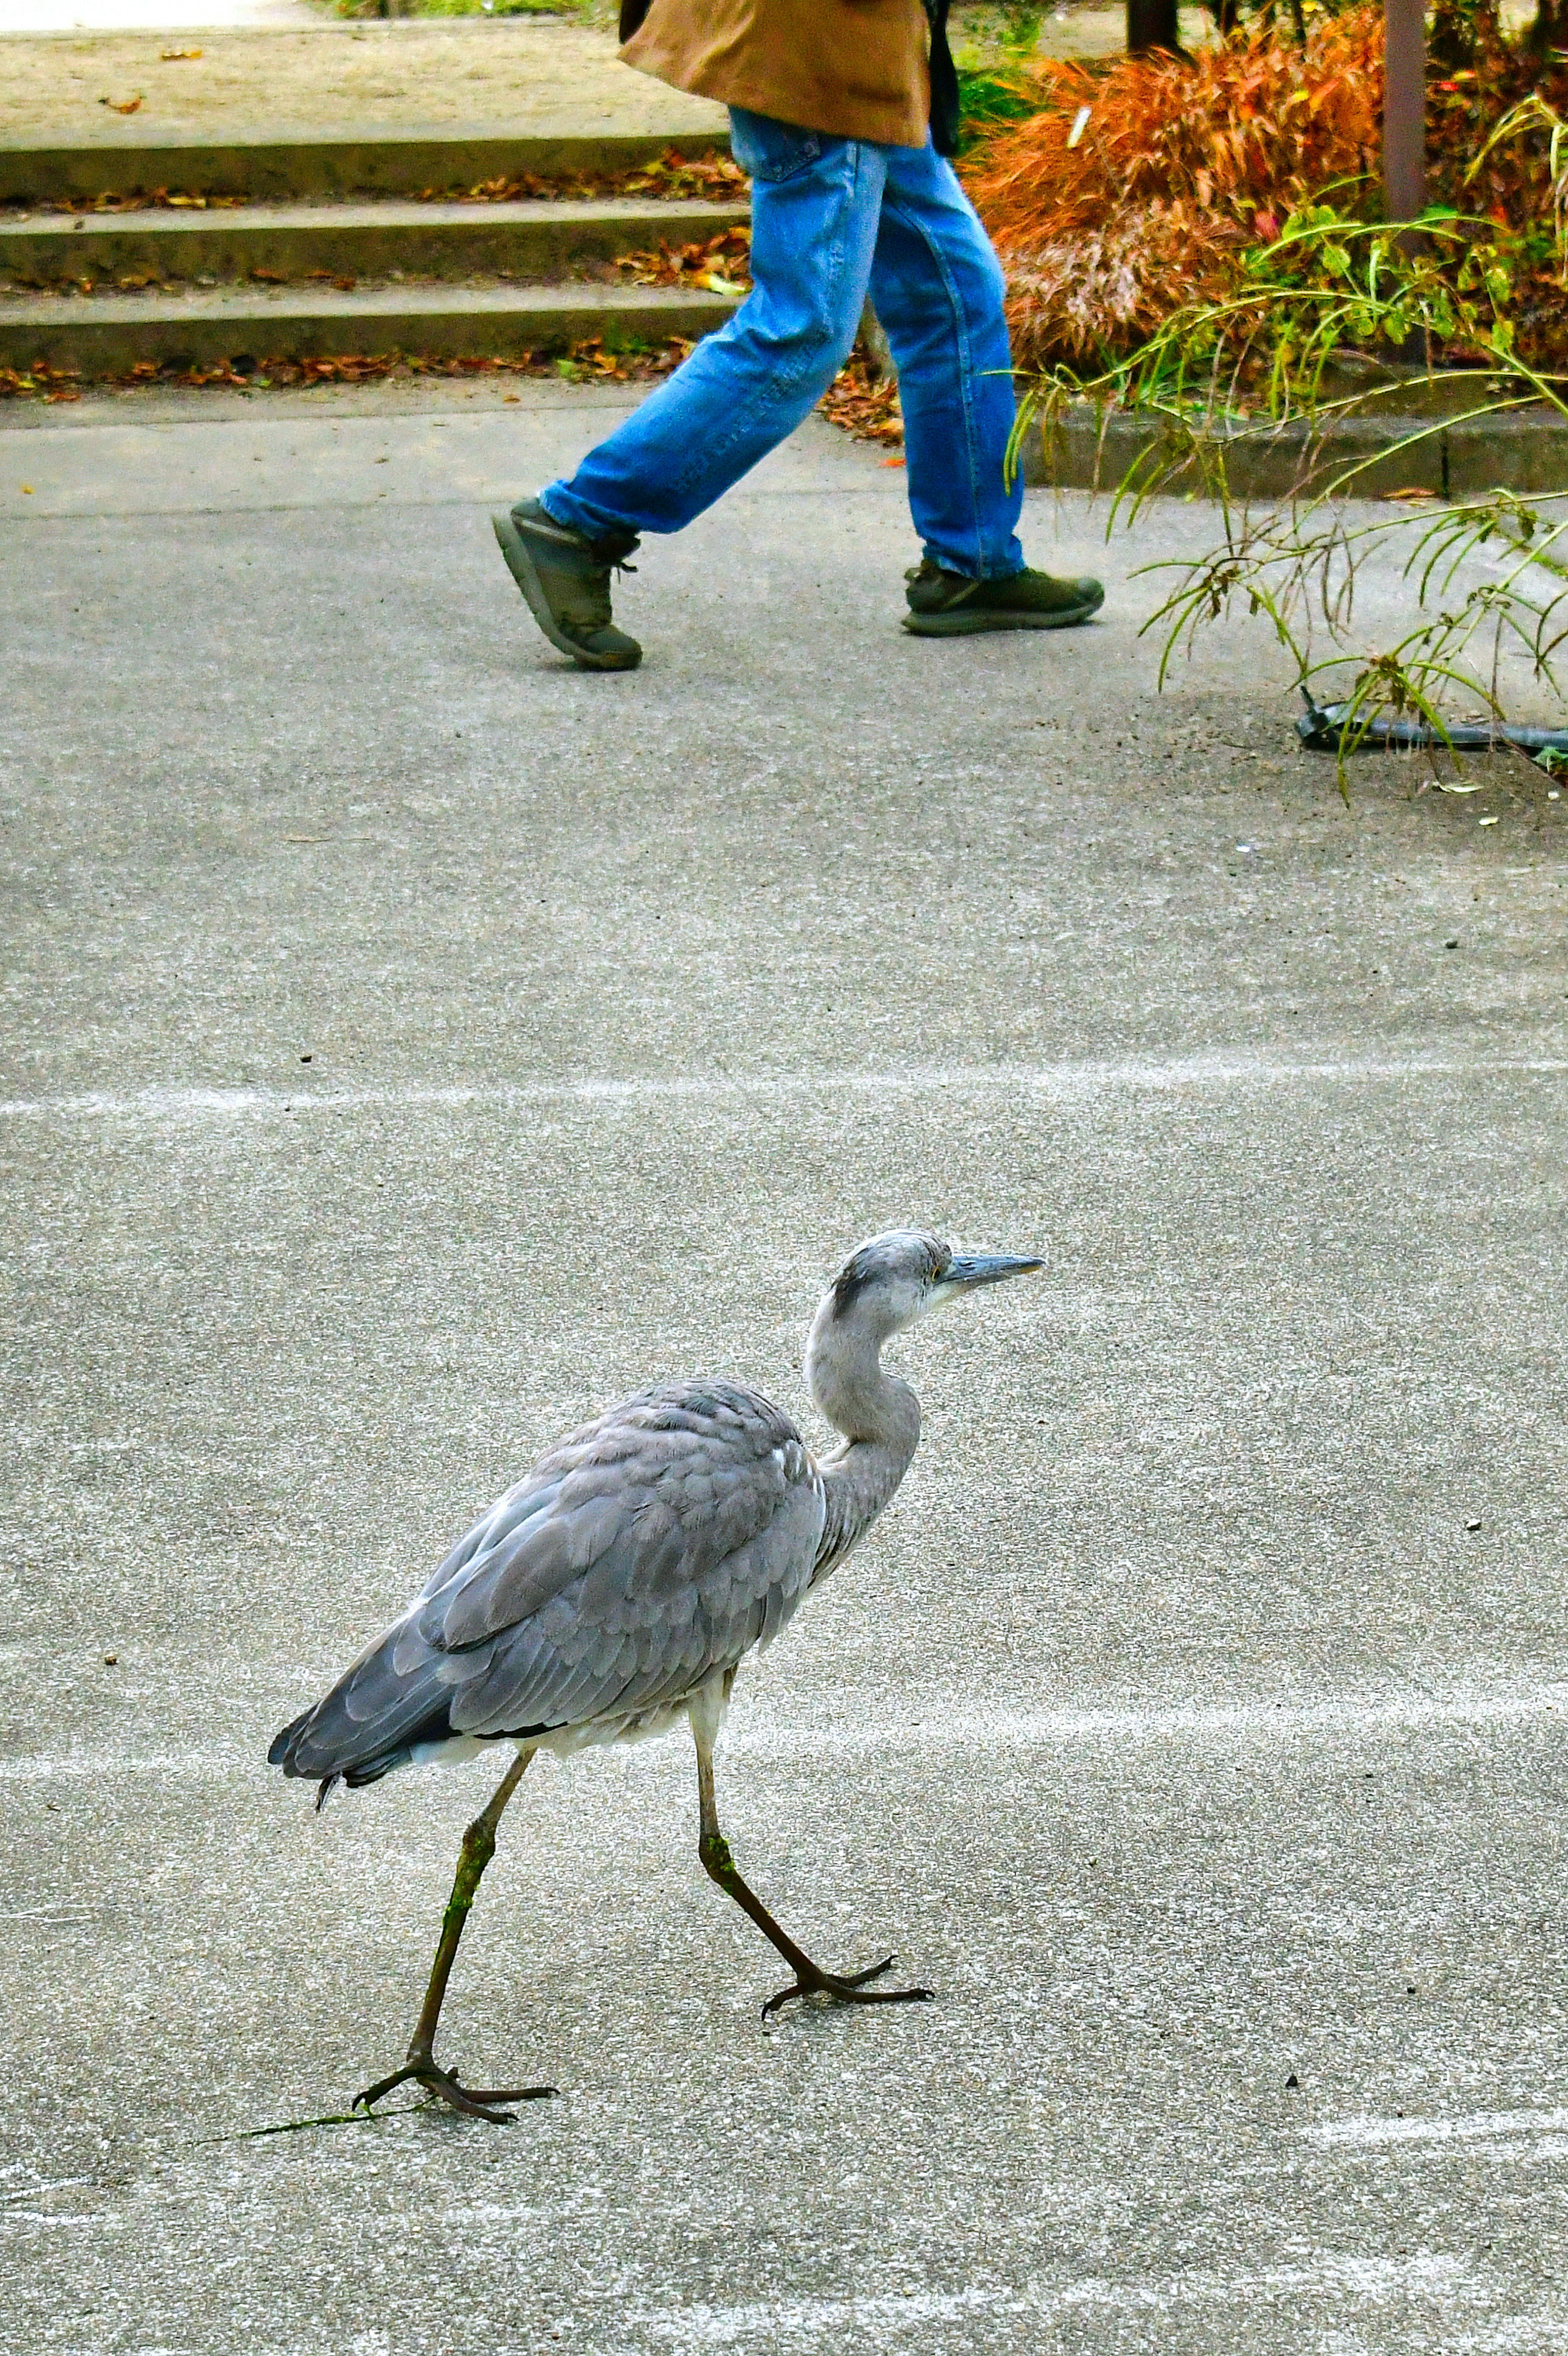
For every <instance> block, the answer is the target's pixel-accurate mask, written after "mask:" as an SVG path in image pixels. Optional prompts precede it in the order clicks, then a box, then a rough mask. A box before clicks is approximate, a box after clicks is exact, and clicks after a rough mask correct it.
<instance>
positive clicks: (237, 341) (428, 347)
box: [0, 284, 735, 378]
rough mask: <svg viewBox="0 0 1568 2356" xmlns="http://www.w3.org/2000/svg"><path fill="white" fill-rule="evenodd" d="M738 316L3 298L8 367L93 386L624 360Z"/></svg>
mask: <svg viewBox="0 0 1568 2356" xmlns="http://www.w3.org/2000/svg"><path fill="white" fill-rule="evenodd" d="M734 308H735V305H734V302H733V301H732V300H731V299H730V298H729V297H728V296H725V295H713V294H709V293H707V292H704V291H693V290H688V288H685V287H674V286H605V285H592V284H579V285H575V286H572V285H567V286H536V287H511V286H507V287H480V288H461V289H460V288H454V287H452V286H440V285H436V286H431V285H420V286H412V285H400V286H380V287H369V288H367V287H356V288H355V289H354V291H353V292H352V293H344V292H341V291H339V290H338V289H336V288H334V287H323V288H320V289H316V288H314V287H313V288H312V289H311V290H310V291H309V292H308V294H307V293H306V292H305V291H304V289H295V288H283V287H279V288H276V289H273V288H272V287H263V286H245V287H217V288H213V289H210V290H208V289H205V288H202V289H193V290H192V291H191V292H190V293H188V294H172V295H171V294H167V293H162V292H160V293H156V294H154V293H150V292H149V293H147V294H145V295H136V294H115V295H7V296H5V298H4V299H0V368H9V369H19V370H23V371H25V370H27V369H30V368H33V367H37V366H42V367H45V368H49V369H69V370H74V371H76V372H78V373H79V374H80V375H82V376H84V377H90V378H91V377H112V376H123V375H126V374H128V373H129V371H130V370H131V369H133V368H135V367H136V366H137V365H138V364H145V363H148V362H153V363H156V364H157V365H159V366H165V365H174V366H177V367H190V368H204V369H205V368H216V367H219V366H220V365H221V364H222V363H223V362H224V361H226V360H227V361H233V360H240V359H244V360H248V361H251V362H260V361H264V360H269V359H336V358H341V357H343V356H345V355H347V354H350V353H352V354H356V355H360V356H364V357H367V358H371V357H386V356H389V355H391V354H394V353H402V354H404V355H406V356H418V357H420V358H421V359H437V360H439V359H521V358H522V357H523V355H524V354H525V353H528V352H553V351H565V350H567V349H569V348H571V346H572V345H573V344H577V343H583V342H586V341H588V340H589V339H590V338H592V337H603V339H604V341H605V343H606V344H607V345H609V346H611V347H612V348H622V349H624V348H628V347H629V346H633V345H642V346H653V345H657V344H662V343H665V342H667V340H668V338H669V337H672V336H685V337H692V338H694V339H695V338H696V337H699V336H705V335H708V334H709V333H710V332H711V330H712V329H713V328H715V327H722V326H723V324H724V322H725V320H726V319H727V318H729V316H731V312H732V311H733V310H734Z"/></svg>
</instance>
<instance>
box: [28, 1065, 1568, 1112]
mask: <svg viewBox="0 0 1568 2356" xmlns="http://www.w3.org/2000/svg"><path fill="white" fill-rule="evenodd" d="M1563 1072H1568V1057H1552V1056H1512V1057H1507V1056H1499V1055H1485V1056H1454V1057H1445V1056H1410V1057H1394V1058H1387V1057H1355V1056H1348V1057H1344V1058H1336V1059H1330V1060H1324V1059H1322V1058H1317V1059H1315V1060H1306V1059H1303V1060H1300V1061H1295V1060H1291V1059H1288V1058H1272V1057H1268V1056H1240V1057H1225V1056H1218V1055H1191V1056H1182V1057H1178V1058H1177V1059H1175V1060H1174V1061H1169V1062H1161V1061H1158V1060H1156V1059H1154V1058H1136V1057H1135V1058H1132V1059H1129V1060H1127V1061H1125V1062H1119V1063H1109V1062H1106V1063H1086V1064H944V1065H929V1066H914V1067H912V1068H910V1069H906V1070H903V1071H892V1072H842V1071H802V1072H763V1073H750V1074H722V1075H713V1074H700V1075H699V1074H690V1073H674V1074H671V1075H669V1076H667V1077H663V1078H659V1077H648V1078H637V1079H593V1078H589V1079H581V1080H541V1081H538V1082H516V1083H514V1082H507V1081H502V1082H496V1083H494V1084H491V1085H486V1086H479V1085H475V1086H472V1087H420V1086H417V1085H416V1086H406V1085H391V1084H389V1085H387V1086H384V1087H357V1088H317V1087H312V1086H311V1084H310V1083H309V1082H308V1081H305V1080H303V1079H302V1082H301V1086H300V1087H299V1088H298V1089H297V1090H295V1091H293V1092H291V1091H289V1090H287V1089H283V1088H260V1087H244V1088H162V1087H149V1088H138V1089H134V1090H132V1091H131V1092H130V1093H128V1094H126V1095H115V1094H113V1093H112V1092H108V1091H97V1090H95V1091H92V1092H91V1093H89V1094H87V1095H84V1096H71V1097H12V1098H5V1099H0V1119H7V1120H69V1119H127V1120H178V1119H188V1120H218V1119H231V1120H238V1119H269V1118H276V1117H278V1116H280V1115H282V1114H284V1113H288V1114H304V1113H324V1112H325V1113H336V1112H357V1111H361V1110H378V1111H389V1110H390V1111H395V1110H400V1109H408V1110H411V1111H412V1110H418V1109H420V1108H426V1107H428V1108H433V1109H438V1110H439V1109H448V1110H462V1109H464V1108H466V1107H468V1106H471V1105H479V1106H496V1107H498V1108H503V1109H505V1108H509V1107H522V1106H526V1105H531V1104H583V1105H597V1104H640V1103H646V1102H657V1101H658V1100H659V1099H660V1098H670V1099H672V1100H676V1099H680V1098H701V1099H711V1100H714V1101H717V1102H722V1101H723V1100H724V1099H726V1098H738V1099H752V1098H764V1099H765V1098H770V1097H775V1098H780V1099H785V1098H791V1097H800V1096H826V1097H834V1096H842V1095H846V1094H848V1095H856V1096H924V1095H931V1094H935V1093H938V1092H943V1091H945V1092H948V1093H956V1094H960V1095H962V1094H965V1093H979V1092H982V1091H990V1092H996V1093H1003V1094H1010V1093H1012V1092H1014V1091H1017V1090H1019V1089H1025V1090H1028V1091H1029V1092H1031V1093H1032V1094H1035V1095H1039V1096H1045V1097H1050V1098H1068V1097H1078V1096H1094V1095H1099V1094H1102V1093H1105V1092H1110V1091H1115V1090H1116V1089H1153V1090H1172V1091H1175V1090H1180V1089H1187V1088H1196V1089H1205V1088H1230V1087H1243V1088H1246V1087H1258V1088H1266V1087H1281V1086H1288V1085H1290V1084H1291V1083H1292V1082H1303V1081H1304V1082H1307V1083H1308V1084H1318V1085H1328V1086H1330V1087H1355V1086H1361V1085H1370V1084H1377V1083H1380V1082H1387V1081H1402V1080H1416V1081H1420V1080H1430V1079H1461V1078H1464V1079H1469V1078H1493V1077H1496V1076H1499V1075H1501V1074H1504V1073H1509V1074H1518V1073H1523V1074H1541V1075H1543V1076H1547V1075H1556V1074H1561V1073H1563Z"/></svg>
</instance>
